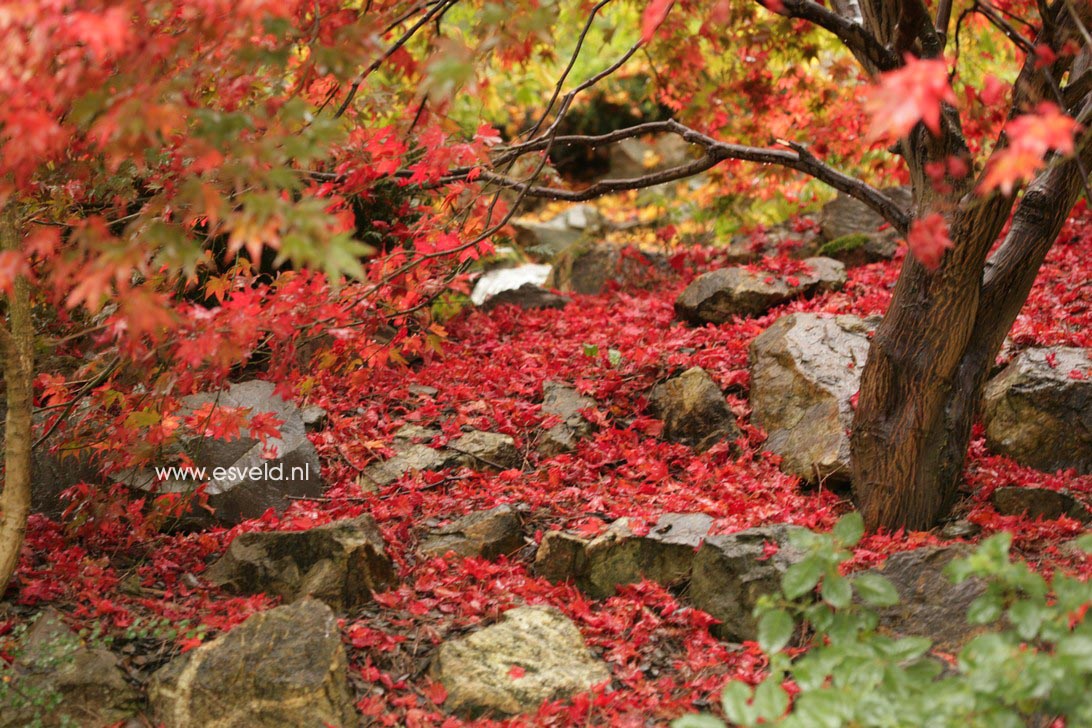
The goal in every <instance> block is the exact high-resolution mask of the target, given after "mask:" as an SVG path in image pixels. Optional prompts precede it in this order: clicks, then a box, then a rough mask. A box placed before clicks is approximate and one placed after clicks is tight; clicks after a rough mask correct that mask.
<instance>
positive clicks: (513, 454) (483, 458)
mask: <svg viewBox="0 0 1092 728" xmlns="http://www.w3.org/2000/svg"><path fill="white" fill-rule="evenodd" d="M448 449H450V450H454V451H455V452H457V453H459V454H460V455H462V456H463V457H462V464H464V465H466V466H467V467H471V468H477V469H488V468H494V469H496V470H508V469H510V468H518V467H520V465H522V464H523V456H522V455H521V454H520V452H519V450H517V449H516V442H515V440H513V439H512V438H511V436H509V435H502V434H500V433H497V432H483V431H481V430H471V431H470V432H468V433H466V434H465V435H463V436H461V437H457V438H455V439H454V440H452V441H451V442H450V443H448Z"/></svg>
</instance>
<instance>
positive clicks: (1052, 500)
mask: <svg viewBox="0 0 1092 728" xmlns="http://www.w3.org/2000/svg"><path fill="white" fill-rule="evenodd" d="M990 503H992V504H993V507H994V508H995V509H997V512H998V513H1000V514H1001V515H1003V516H1027V517H1028V518H1045V519H1047V520H1053V519H1055V518H1061V517H1062V516H1067V517H1069V518H1073V519H1075V520H1078V521H1080V522H1081V523H1089V522H1092V513H1089V511H1088V508H1086V507H1085V506H1084V505H1083V504H1082V503H1081V502H1080V501H1078V500H1077V499H1076V498H1074V497H1073V496H1072V495H1071V494H1069V493H1067V492H1065V491H1058V490H1047V489H1046V488H1030V487H1027V488H1025V487H1019V486H1015V485H1006V486H1002V487H1000V488H998V489H997V490H995V491H994V492H993V493H992V494H990Z"/></svg>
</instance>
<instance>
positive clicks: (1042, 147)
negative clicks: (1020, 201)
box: [981, 103, 1080, 195]
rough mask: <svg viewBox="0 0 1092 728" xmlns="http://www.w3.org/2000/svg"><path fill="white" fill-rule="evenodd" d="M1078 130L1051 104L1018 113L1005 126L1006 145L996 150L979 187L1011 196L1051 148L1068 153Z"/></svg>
mask: <svg viewBox="0 0 1092 728" xmlns="http://www.w3.org/2000/svg"><path fill="white" fill-rule="evenodd" d="M1079 130H1080V124H1078V123H1077V121H1076V119H1073V118H1072V117H1070V116H1067V115H1066V114H1064V113H1062V111H1061V109H1059V108H1058V107H1057V106H1055V105H1054V104H1051V103H1042V104H1040V105H1039V107H1038V108H1037V109H1036V111H1035V113H1033V114H1021V115H1020V116H1018V117H1016V118H1015V119H1013V120H1012V121H1010V122H1009V123H1008V124H1007V125H1006V126H1005V135H1006V136H1007V137H1008V142H1009V144H1008V146H1007V147H1005V148H1004V149H1001V150H999V151H997V152H996V153H995V154H994V155H993V158H992V159H991V160H990V163H989V168H988V169H987V170H986V174H985V176H984V177H983V178H982V184H981V189H982V191H983V192H991V191H993V190H995V189H1000V190H1001V192H1002V193H1003V194H1005V195H1011V194H1012V191H1013V189H1014V188H1015V187H1016V185H1017V184H1019V183H1020V182H1023V181H1024V180H1027V179H1030V178H1031V177H1032V175H1034V174H1035V173H1036V172H1038V171H1039V170H1040V169H1042V168H1043V166H1044V164H1045V162H1044V159H1043V158H1044V156H1045V155H1046V154H1047V153H1048V152H1050V151H1051V150H1054V151H1057V152H1059V153H1061V154H1072V153H1073V150H1074V148H1075V147H1074V141H1073V136H1074V134H1076V133H1077V131H1079Z"/></svg>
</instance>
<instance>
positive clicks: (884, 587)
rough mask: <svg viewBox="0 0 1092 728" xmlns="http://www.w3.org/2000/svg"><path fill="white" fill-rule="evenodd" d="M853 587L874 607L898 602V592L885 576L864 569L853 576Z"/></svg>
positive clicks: (887, 605)
mask: <svg viewBox="0 0 1092 728" xmlns="http://www.w3.org/2000/svg"><path fill="white" fill-rule="evenodd" d="M853 588H854V589H856V590H857V594H858V595H860V597H861V599H863V600H864V601H865V602H866V603H868V604H871V605H872V606H874V607H890V606H892V605H895V604H898V603H899V592H898V590H896V589H895V585H894V584H892V583H891V582H890V581H888V579H887V577H885V576H881V575H880V574H877V573H875V572H872V571H866V572H864V573H862V574H858V575H857V576H856V577H854V578H853Z"/></svg>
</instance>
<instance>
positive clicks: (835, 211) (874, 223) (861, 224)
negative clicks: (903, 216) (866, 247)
mask: <svg viewBox="0 0 1092 728" xmlns="http://www.w3.org/2000/svg"><path fill="white" fill-rule="evenodd" d="M881 191H882V192H883V194H886V195H887V196H888V198H889V199H890V200H892V201H893V202H894V203H895V204H897V205H899V206H901V207H902V208H903V210H905V211H910V208H911V205H912V204H913V196H914V195H913V191H912V190H911V188H909V187H892V188H888V189H886V190H881ZM886 224H887V220H885V219H883V217H882V216H881V215H880V214H879V213H877V212H874V211H873V208H871V207H869V206H868V205H866V204H865V203H863V202H860V201H858V200H856V199H854V198H851V196H850V195H847V194H845V193H841V192H840V193H839V195H838V196H836V198H835V199H834V200H832V201H831V202H829V203H827V204H826V205H823V208H822V211H821V212H820V213H819V228H820V232H821V235H822V238H823V239H824V240H828V241H832V240H838V239H839V238H847V237H850V236H859V235H863V236H869V237H883V236H887V237H894V235H895V234H894V231H893V230H880V229H879V228H881V227H883V226H885V225H886Z"/></svg>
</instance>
